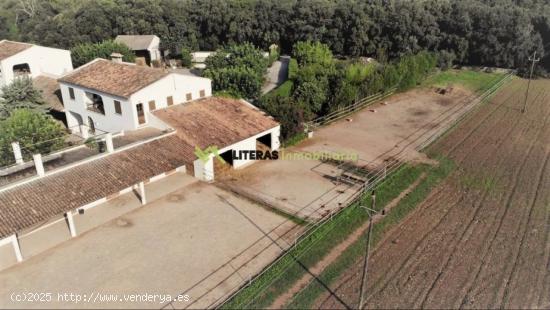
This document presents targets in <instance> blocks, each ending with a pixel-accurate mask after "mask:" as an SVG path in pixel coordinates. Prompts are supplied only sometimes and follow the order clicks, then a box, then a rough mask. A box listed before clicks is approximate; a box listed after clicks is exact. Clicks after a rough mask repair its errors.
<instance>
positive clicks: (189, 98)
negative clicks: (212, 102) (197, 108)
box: [185, 93, 193, 101]
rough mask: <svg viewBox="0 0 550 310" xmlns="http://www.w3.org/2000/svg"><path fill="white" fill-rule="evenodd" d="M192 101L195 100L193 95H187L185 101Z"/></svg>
mask: <svg viewBox="0 0 550 310" xmlns="http://www.w3.org/2000/svg"><path fill="white" fill-rule="evenodd" d="M191 99H193V96H192V95H191V93H188V94H187V95H185V100H187V101H190V100H191Z"/></svg>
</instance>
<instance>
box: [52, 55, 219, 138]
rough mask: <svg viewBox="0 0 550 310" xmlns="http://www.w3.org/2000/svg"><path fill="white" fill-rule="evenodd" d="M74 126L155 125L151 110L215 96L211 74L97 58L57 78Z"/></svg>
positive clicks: (75, 128) (75, 129) (115, 129)
mask: <svg viewBox="0 0 550 310" xmlns="http://www.w3.org/2000/svg"><path fill="white" fill-rule="evenodd" d="M58 81H59V84H60V88H61V95H62V98H63V104H64V106H65V114H66V117H67V124H68V127H69V129H71V131H72V132H74V133H77V132H80V133H81V134H82V135H83V136H84V135H87V132H83V131H82V130H83V128H88V129H89V130H90V131H91V132H95V130H96V129H99V130H101V131H102V132H120V131H126V130H135V129H138V128H140V127H144V126H147V125H157V124H158V120H156V118H155V117H154V116H152V114H151V113H150V112H151V111H153V110H156V109H162V108H165V107H168V106H171V105H176V104H181V103H184V102H188V101H192V100H195V99H198V98H204V97H208V96H211V94H212V90H211V86H210V80H209V79H206V78H201V77H196V76H190V75H183V74H179V73H173V72H168V71H166V70H163V69H154V68H149V67H143V66H136V65H134V64H129V63H123V62H122V60H121V59H120V58H117V59H116V60H105V59H95V60H93V61H91V62H89V63H87V64H85V65H83V66H81V67H79V68H77V69H76V70H74V71H73V72H71V73H69V74H67V75H65V76H63V77H62V78H60V79H59V80H58Z"/></svg>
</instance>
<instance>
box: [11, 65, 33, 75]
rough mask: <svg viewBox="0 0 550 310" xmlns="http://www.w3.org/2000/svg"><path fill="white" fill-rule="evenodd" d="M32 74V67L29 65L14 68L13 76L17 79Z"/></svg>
mask: <svg viewBox="0 0 550 310" xmlns="http://www.w3.org/2000/svg"><path fill="white" fill-rule="evenodd" d="M30 74H31V67H30V66H29V64H27V63H24V64H18V65H15V66H13V76H15V77H20V76H28V75H30Z"/></svg>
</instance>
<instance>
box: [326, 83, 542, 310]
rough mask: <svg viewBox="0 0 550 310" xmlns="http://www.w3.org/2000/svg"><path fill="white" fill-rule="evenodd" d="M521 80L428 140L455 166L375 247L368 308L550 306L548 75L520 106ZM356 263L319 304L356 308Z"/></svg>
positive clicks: (523, 86) (533, 85)
mask: <svg viewBox="0 0 550 310" xmlns="http://www.w3.org/2000/svg"><path fill="white" fill-rule="evenodd" d="M526 84H527V82H526V81H524V80H520V79H517V80H514V81H513V82H511V83H509V84H508V85H507V86H505V88H503V89H502V90H501V91H499V93H498V94H496V96H495V97H494V98H493V99H492V100H491V102H489V103H487V104H485V105H483V106H482V107H481V108H480V109H479V110H477V111H476V112H474V113H473V114H472V115H471V116H470V117H469V118H468V119H467V120H465V121H464V122H462V123H461V124H460V125H459V126H458V127H457V128H455V129H454V130H453V131H452V132H451V133H449V134H448V135H447V136H446V137H445V138H443V139H442V140H440V141H439V142H438V143H436V144H435V145H434V146H432V148H431V149H430V153H434V154H442V155H445V156H447V157H449V158H451V159H452V160H454V162H455V163H456V165H457V169H456V170H455V172H453V173H452V174H451V176H449V177H448V178H447V179H446V180H445V181H444V182H442V183H441V184H440V185H439V186H438V187H437V188H436V189H435V190H434V191H433V192H432V193H431V194H430V195H429V196H428V198H427V199H426V200H425V201H424V202H423V203H422V204H421V205H419V206H418V207H417V209H416V210H415V212H412V213H411V214H410V215H409V217H407V218H406V219H405V220H404V221H403V222H402V224H401V225H399V226H398V227H396V228H395V229H394V230H392V231H391V232H390V233H388V234H387V236H386V237H385V238H384V240H383V241H381V242H380V243H379V244H378V246H377V248H376V249H375V250H374V251H373V252H372V255H371V259H370V261H369V273H368V283H367V297H368V299H367V304H366V306H367V307H368V308H550V164H549V153H550V80H539V81H533V82H532V83H531V91H530V95H529V98H528V105H527V111H526V113H521V108H522V106H523V100H524V96H525V89H526ZM361 267H362V264H361V262H357V264H356V265H354V266H353V267H352V268H350V269H349V270H348V271H347V273H346V274H344V275H343V276H342V277H341V278H340V279H339V280H338V281H337V282H336V283H335V285H334V286H333V287H331V289H332V293H328V292H326V293H325V294H323V295H322V296H321V298H319V300H318V301H317V303H316V307H319V308H345V307H353V308H355V307H357V300H358V294H359V285H360V278H361ZM334 294H335V295H337V296H338V298H336V297H335V296H334ZM339 300H340V301H339ZM342 301H343V302H345V303H346V305H343V304H342Z"/></svg>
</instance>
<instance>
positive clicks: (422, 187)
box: [287, 158, 455, 309]
mask: <svg viewBox="0 0 550 310" xmlns="http://www.w3.org/2000/svg"><path fill="white" fill-rule="evenodd" d="M454 168H455V165H454V163H453V161H451V160H449V159H446V158H439V166H437V167H435V168H428V167H426V166H423V167H421V168H417V169H420V170H422V171H426V172H427V176H426V178H425V179H424V180H422V182H420V184H418V186H417V187H416V188H415V189H414V190H413V191H412V192H411V193H409V194H408V195H407V196H405V197H404V198H403V199H402V200H401V201H400V202H399V203H398V205H397V206H395V207H394V208H393V209H392V210H391V211H390V212H389V213H388V215H387V216H386V217H384V218H383V219H382V220H381V221H380V222H378V223H377V224H376V225H374V227H373V229H372V233H373V234H372V239H371V242H372V243H371V249H372V248H374V247H375V246H376V244H377V243H378V242H380V240H381V239H382V238H383V236H384V234H385V233H386V232H388V231H389V230H390V229H391V228H393V227H394V226H396V225H397V224H398V223H399V222H400V221H401V220H402V219H403V218H405V216H407V214H409V213H410V212H411V211H412V210H413V209H414V208H415V207H416V206H417V205H418V204H420V203H421V202H422V201H423V200H424V199H425V198H426V197H427V196H428V194H429V193H430V192H431V191H432V189H433V188H434V187H435V186H436V185H437V184H439V182H441V181H442V180H443V179H444V178H446V177H447V176H448V175H449V174H450V173H451V172H452V171H453V170H454ZM408 169H411V168H408ZM414 174H415V175H416V173H414ZM412 182H414V180H409V184H410V183H412ZM388 185H389V184H384V185H383V186H381V187H379V188H378V189H377V195H376V198H377V201H378V200H379V199H378V196H379V195H380V194H382V193H384V192H385V191H390V193H391V191H392V189H387V186H388ZM402 190H403V189H400V190H399V192H401V191H402ZM389 196H393V195H388V197H385V198H386V199H384V200H383V201H384V205H385V204H386V203H388V202H389V201H388V198H389ZM382 197H383V196H382ZM369 203H370V199H368V198H367V201H366V202H365V205H368V204H369ZM363 212H364V211H363ZM365 238H366V232H365V234H364V235H363V236H362V237H361V238H359V239H358V240H357V241H356V242H355V243H354V244H352V245H351V246H350V247H348V248H347V249H346V250H345V251H344V252H343V253H342V255H340V257H339V258H338V259H337V260H336V261H335V262H334V263H333V264H331V265H330V266H328V267H327V268H326V269H325V270H324V271H323V272H322V273H321V275H320V276H319V277H318V279H319V280H320V281H317V280H315V281H313V282H311V283H310V284H309V285H308V286H307V287H306V288H305V289H304V290H302V291H301V292H300V293H299V294H298V295H296V296H295V298H294V299H293V300H292V302H291V303H290V304H289V305H287V308H296V309H308V308H310V307H311V306H312V305H313V303H314V302H315V301H316V300H317V298H318V297H319V296H320V295H321V294H322V293H323V292H324V291H325V287H324V286H323V285H327V286H328V285H330V284H332V283H334V282H335V281H336V280H337V279H338V278H339V276H340V275H342V274H343V273H344V272H345V271H346V270H347V269H348V268H349V267H350V266H352V265H354V264H355V263H356V262H357V261H358V260H359V259H361V258H362V257H363V255H364V253H365V250H366V249H365V247H366V245H365ZM348 306H349V307H350V308H352V309H353V308H355V307H357V305H355V304H348Z"/></svg>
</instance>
